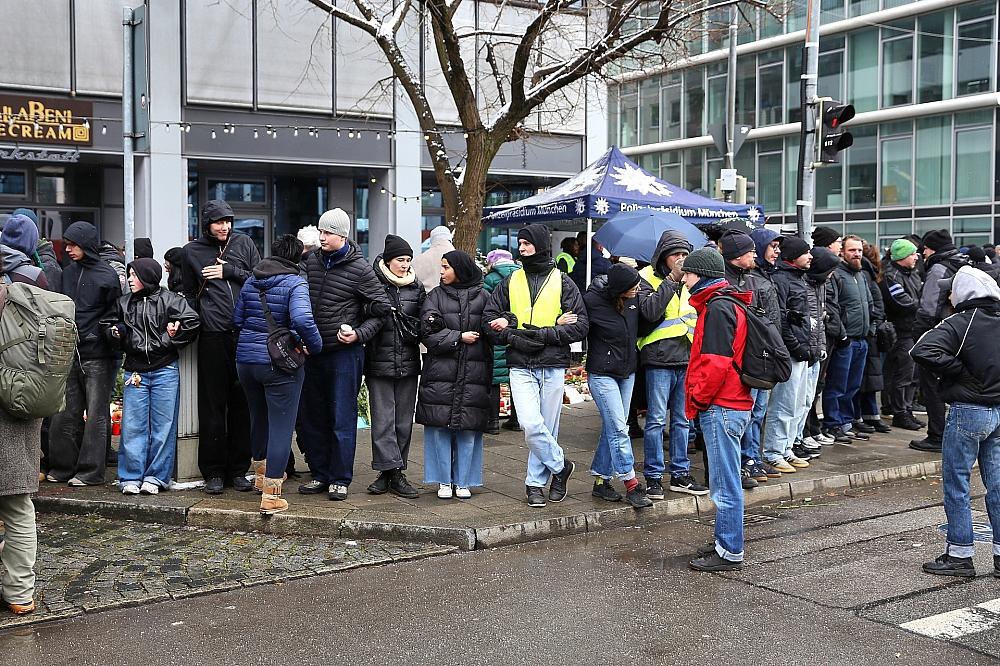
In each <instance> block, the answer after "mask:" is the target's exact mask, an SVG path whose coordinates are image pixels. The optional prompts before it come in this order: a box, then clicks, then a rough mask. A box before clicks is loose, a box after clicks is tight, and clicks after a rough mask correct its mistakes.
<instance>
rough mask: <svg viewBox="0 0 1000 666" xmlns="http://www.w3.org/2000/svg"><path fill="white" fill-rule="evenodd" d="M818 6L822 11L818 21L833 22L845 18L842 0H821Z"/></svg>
mask: <svg viewBox="0 0 1000 666" xmlns="http://www.w3.org/2000/svg"><path fill="white" fill-rule="evenodd" d="M820 8H821V11H822V14H821V15H820V23H833V22H834V21H841V20H843V19H844V18H845V14H844V0H822V1H821V2H820Z"/></svg>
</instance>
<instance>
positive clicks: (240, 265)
mask: <svg viewBox="0 0 1000 666" xmlns="http://www.w3.org/2000/svg"><path fill="white" fill-rule="evenodd" d="M216 259H220V260H222V261H224V262H226V263H224V264H223V265H222V279H221V280H205V279H203V278H202V277H201V270H202V269H203V268H205V267H206V266H214V265H215V262H216ZM258 262H260V253H259V252H258V251H257V246H256V245H254V242H253V240H252V239H251V238H250V237H249V236H247V235H246V234H241V233H238V232H236V231H231V232H230V234H229V241H228V242H227V243H225V244H222V243H220V242H219V241H218V240H216V239H215V237H214V236H212V235H210V234H209V233H208V231H207V228H206V231H205V232H204V233H203V234H202V236H201V238H199V239H198V240H194V241H191V242H190V243H188V244H187V245H185V246H184V270H183V272H182V273H181V275H182V278H183V289H182V291H183V293H184V296H185V297H186V298H187V299H188V303H190V304H191V307H193V308H194V309H195V310H197V311H198V314H199V315H200V316H201V330H202V331H204V332H207V333H221V332H224V331H231V330H233V309H234V308H235V307H236V299H237V298H239V297H240V289H242V288H243V283H244V282H246V281H247V279H248V278H249V277H250V274H251V271H253V269H254V266H256V265H257V263H258Z"/></svg>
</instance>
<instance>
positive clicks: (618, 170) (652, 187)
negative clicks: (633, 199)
mask: <svg viewBox="0 0 1000 666" xmlns="http://www.w3.org/2000/svg"><path fill="white" fill-rule="evenodd" d="M612 178H614V179H615V184H616V185H621V186H622V187H624V188H625V190H626V191H627V192H638V193H639V194H642V195H648V194H650V193H652V194H658V195H659V196H661V197H670V196H673V194H674V193H673V192H671V191H670V190H669V189H668V188H667V187H666V185H664V184H663V183H661V182H660V181H658V180H656V177H655V176H653V175H651V174H648V173H646V172H645V171H643V170H641V169H636V168H634V167H633V166H632V165H630V164H626V165H625V166H623V167H615V173H614V174H612Z"/></svg>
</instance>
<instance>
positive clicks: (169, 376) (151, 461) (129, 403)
mask: <svg viewBox="0 0 1000 666" xmlns="http://www.w3.org/2000/svg"><path fill="white" fill-rule="evenodd" d="M132 375H133V373H131V372H128V371H126V372H125V389H124V405H123V406H122V439H121V447H120V448H119V451H118V481H119V482H120V483H128V482H130V481H131V482H134V483H140V482H143V481H148V482H149V483H152V484H154V485H157V486H159V487H160V488H167V487H169V486H170V477H171V476H172V475H173V473H174V459H175V458H176V457H177V415H178V410H179V409H180V405H181V385H180V373H179V372H178V371H177V362H176V361H174V362H173V363H171V364H170V365H168V366H166V367H163V368H160V369H159V370H153V371H151V372H140V373H139V385H138V386H135V385H134V384H133V383H132V382H131V377H132Z"/></svg>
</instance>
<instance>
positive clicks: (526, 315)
mask: <svg viewBox="0 0 1000 666" xmlns="http://www.w3.org/2000/svg"><path fill="white" fill-rule="evenodd" d="M508 288H509V291H508V294H509V296H510V311H511V312H513V313H514V315H515V316H516V317H517V327H518V328H524V325H525V324H531V325H532V326H537V327H538V328H545V327H548V326H555V325H556V319H559V316H560V315H561V314H562V273H560V272H559V269H557V268H553V269H552V271H551V272H550V273H549V274H548V277H546V278H545V282H543V283H542V288H541V289H539V290H538V293H537V294H535V300H534V302H532V300H531V292H530V290H529V289H528V276H527V275H526V274H525V272H524V271H523V270H520V271H515V272H513V273H511V275H510V283H509V285H508Z"/></svg>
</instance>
